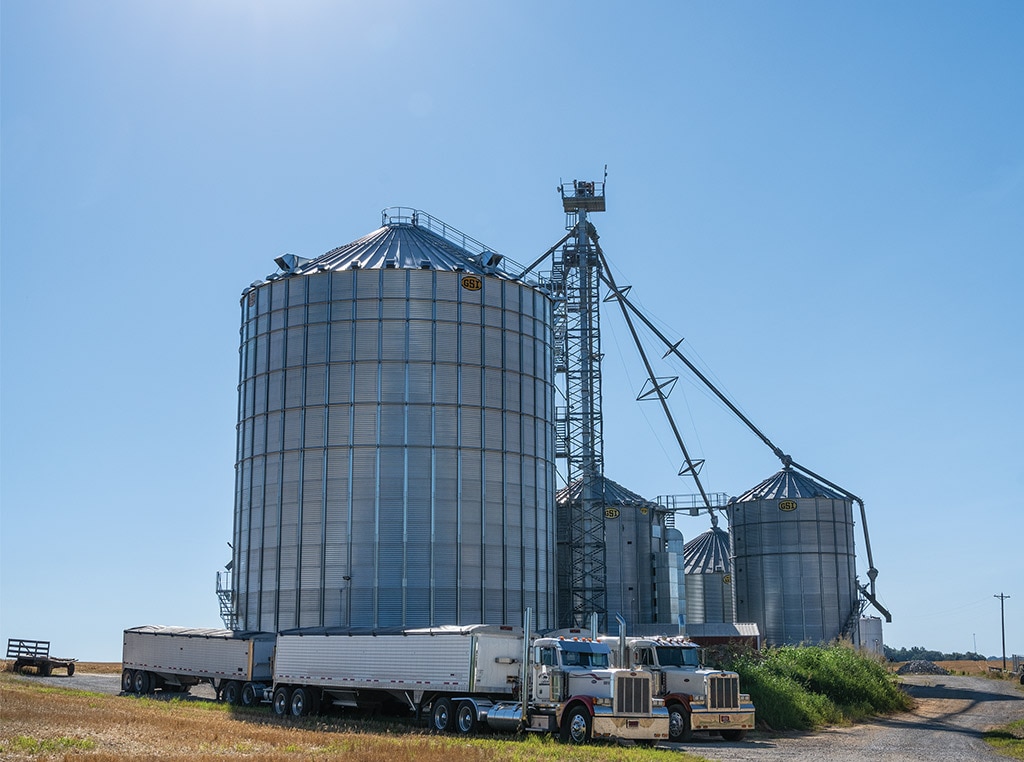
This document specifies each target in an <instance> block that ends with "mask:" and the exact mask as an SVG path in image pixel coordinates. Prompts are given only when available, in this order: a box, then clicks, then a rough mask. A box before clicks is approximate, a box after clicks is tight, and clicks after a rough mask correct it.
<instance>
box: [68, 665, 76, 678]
mask: <svg viewBox="0 0 1024 762" xmlns="http://www.w3.org/2000/svg"><path fill="white" fill-rule="evenodd" d="M73 674H75V663H74V662H73V661H69V662H68V677H71V676H72V675H73Z"/></svg>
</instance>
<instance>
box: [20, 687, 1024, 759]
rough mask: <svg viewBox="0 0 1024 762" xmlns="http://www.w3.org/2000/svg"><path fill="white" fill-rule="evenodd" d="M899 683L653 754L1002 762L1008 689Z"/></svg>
mask: <svg viewBox="0 0 1024 762" xmlns="http://www.w3.org/2000/svg"><path fill="white" fill-rule="evenodd" d="M23 679H25V680H31V681H32V682H41V683H45V684H47V685H54V686H60V687H63V688H76V689H78V690H85V691H94V692H97V693H110V694H114V695H116V694H118V693H120V692H121V678H120V676H119V675H90V674H79V673H76V674H75V675H74V676H73V677H66V676H63V675H54V676H52V677H42V678H41V677H34V676H24V677H23ZM903 682H904V685H905V686H906V687H907V690H908V692H909V693H910V694H911V695H912V696H913V697H914V698H915V699H917V708H916V709H914V711H912V712H907V713H906V714H898V715H894V716H892V717H888V718H886V719H882V720H876V721H873V722H868V723H864V724H861V725H855V726H853V727H849V728H830V729H828V730H823V731H819V732H816V733H799V734H797V733H787V734H783V735H768V734H765V733H751V734H750V735H749V736H747V738H746V739H745V740H743V741H739V742H736V743H730V742H727V741H723V740H722V739H721V738H719V737H718V736H712V737H703V736H702V735H701V734H699V733H698V734H697V736H696V737H695V740H694V742H693V743H689V744H661V745H660V748H663V749H679V750H680V751H682V750H685V751H689V752H692V753H694V754H699V755H701V756H703V757H707V758H708V759H711V760H719V761H720V762H776V760H788V759H798V760H803V761H804V762H864V760H872V761H874V760H884V761H885V762H979V760H1004V761H1005V759H1006V757H1002V756H1000V755H998V754H996V753H995V752H994V751H992V750H991V749H990V748H989V746H988V745H987V744H986V743H985V742H984V741H982V740H981V733H982V732H983V731H985V730H988V729H990V728H992V727H993V726H997V725H1003V724H1005V723H1007V722H1011V721H1013V720H1019V719H1021V718H1024V690H1021V688H1020V687H1019V686H1018V685H1017V684H1016V683H1015V682H1011V681H1007V680H989V679H986V678H984V677H958V676H952V675H949V676H947V675H912V676H906V677H904V678H903ZM192 696H193V697H195V698H197V699H212V698H213V689H212V688H210V686H209V685H205V686H202V685H201V686H196V687H195V688H193V689H192Z"/></svg>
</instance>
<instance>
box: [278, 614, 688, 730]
mask: <svg viewBox="0 0 1024 762" xmlns="http://www.w3.org/2000/svg"><path fill="white" fill-rule="evenodd" d="M527 632H529V618H528V617H527V620H526V622H525V628H518V627H510V626H499V625H471V626H466V627H458V626H451V627H435V628H427V629H410V630H404V631H402V632H401V633H400V634H377V635H352V634H347V633H345V632H342V631H336V632H333V633H332V632H330V631H327V630H312V631H311V630H305V631H304V630H292V631H287V632H282V633H281V634H279V636H278V639H277V653H276V657H275V661H274V685H273V688H272V689H271V690H269V691H268V692H267V693H268V695H269V697H270V699H271V701H272V704H273V708H274V712H276V713H277V714H278V715H293V716H301V715H304V714H308V713H309V712H311V711H316V710H317V709H318V708H319V707H320V706H321V705H326V704H333V705H340V706H350V707H363V706H374V705H378V704H380V703H383V702H398V703H400V704H402V705H404V706H405V707H407V708H408V710H409V711H411V712H415V713H416V714H417V716H420V717H422V716H426V717H427V718H428V721H429V724H430V725H431V727H432V728H433V729H434V730H436V731H438V732H457V733H460V734H471V733H473V732H475V731H477V730H478V729H481V728H484V727H486V728H490V729H494V730H506V731H515V730H526V731H537V732H545V733H553V734H555V735H557V736H559V737H560V738H561V739H562V740H563V741H566V742H569V743H586V742H587V741H589V740H590V739H591V738H624V739H632V740H635V741H639V742H641V743H652V744H653V743H655V742H657V741H665V740H668V737H669V715H668V712H667V710H666V708H665V703H664V701H662V700H661V699H659V698H657V697H656V696H655V694H654V690H655V683H654V675H653V673H652V672H650V671H649V670H634V669H629V668H623V669H615V668H612V667H611V665H610V656H611V654H610V650H609V648H608V646H607V645H605V644H603V643H600V642H597V641H594V640H588V639H565V638H546V637H538V638H533V639H531V638H530V637H528V636H527V635H526V633H527Z"/></svg>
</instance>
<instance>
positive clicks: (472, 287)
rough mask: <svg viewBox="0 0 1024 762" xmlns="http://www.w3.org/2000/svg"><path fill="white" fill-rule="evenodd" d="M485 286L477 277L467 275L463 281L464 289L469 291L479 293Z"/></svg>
mask: <svg viewBox="0 0 1024 762" xmlns="http://www.w3.org/2000/svg"><path fill="white" fill-rule="evenodd" d="M483 286H484V282H483V281H482V280H480V279H479V278H478V277H476V276H475V275H467V276H466V277H465V278H463V279H462V287H463V288H464V289H466V290H467V291H479V290H480V289H481V288H483Z"/></svg>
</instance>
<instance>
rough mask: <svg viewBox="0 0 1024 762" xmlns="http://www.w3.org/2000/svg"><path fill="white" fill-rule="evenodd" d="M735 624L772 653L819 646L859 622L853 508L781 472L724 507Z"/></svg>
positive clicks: (812, 484) (818, 486) (814, 485)
mask: <svg viewBox="0 0 1024 762" xmlns="http://www.w3.org/2000/svg"><path fill="white" fill-rule="evenodd" d="M728 514H729V529H730V532H731V534H732V540H733V564H734V567H733V568H734V574H733V579H734V582H735V585H736V614H737V618H738V619H739V621H743V622H756V623H757V624H758V626H759V627H760V630H761V633H762V635H763V637H764V641H765V642H766V643H767V644H769V645H782V644H791V645H795V644H798V643H822V642H828V641H831V640H834V639H836V638H837V637H839V636H840V635H841V634H843V633H844V632H847V633H849V632H852V629H853V628H855V627H856V624H857V618H858V616H859V613H860V611H859V604H858V597H857V587H856V570H855V560H856V559H855V552H854V544H853V506H852V503H851V501H850V500H848V499H846V498H845V497H843V496H842V495H840V494H838V493H837V492H835V491H833V490H831V489H829V488H828V487H825V486H823V485H821V484H819V483H817V482H816V481H814V480H812V479H810V478H808V477H806V476H803V475H801V474H797V473H793V472H792V471H790V470H789V469H783V470H782V471H780V472H779V473H777V474H775V475H774V476H772V477H770V478H769V479H766V480H765V481H763V482H761V484H759V485H757V486H756V487H754V488H753V489H751V490H749V491H748V492H746V493H745V494H743V495H741V496H740V497H739V498H737V499H736V500H735V501H734V502H731V503H730V504H729V506H728Z"/></svg>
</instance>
